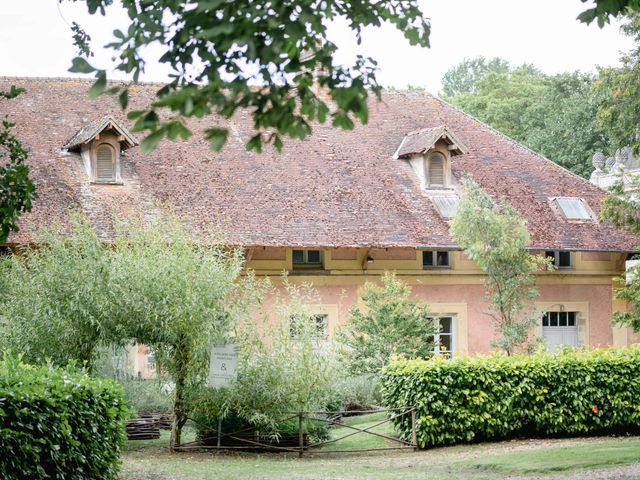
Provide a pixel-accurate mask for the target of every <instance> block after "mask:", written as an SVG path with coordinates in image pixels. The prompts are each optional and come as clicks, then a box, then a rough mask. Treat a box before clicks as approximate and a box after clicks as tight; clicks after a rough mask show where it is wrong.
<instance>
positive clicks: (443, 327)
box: [440, 317, 451, 334]
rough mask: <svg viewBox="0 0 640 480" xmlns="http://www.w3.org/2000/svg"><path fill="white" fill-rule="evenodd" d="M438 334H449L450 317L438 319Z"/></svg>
mask: <svg viewBox="0 0 640 480" xmlns="http://www.w3.org/2000/svg"><path fill="white" fill-rule="evenodd" d="M440 333H449V334H450V333H451V317H440Z"/></svg>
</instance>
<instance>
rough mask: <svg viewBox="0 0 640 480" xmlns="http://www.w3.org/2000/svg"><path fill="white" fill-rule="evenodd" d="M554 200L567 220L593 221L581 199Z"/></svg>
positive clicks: (556, 198) (558, 198) (565, 198)
mask: <svg viewBox="0 0 640 480" xmlns="http://www.w3.org/2000/svg"><path fill="white" fill-rule="evenodd" d="M554 200H555V201H556V203H557V204H558V206H559V207H560V210H562V213H563V214H564V216H565V218H566V219H567V220H591V214H590V213H589V210H588V209H587V206H586V204H585V202H584V200H582V199H581V198H577V197H555V198H554Z"/></svg>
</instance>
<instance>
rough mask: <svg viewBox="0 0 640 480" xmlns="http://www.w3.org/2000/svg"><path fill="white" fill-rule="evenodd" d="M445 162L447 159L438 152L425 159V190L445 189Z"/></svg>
mask: <svg viewBox="0 0 640 480" xmlns="http://www.w3.org/2000/svg"><path fill="white" fill-rule="evenodd" d="M446 162H447V159H446V158H445V156H444V155H443V154H442V153H440V152H433V153H432V154H430V155H429V156H428V157H427V161H426V172H425V178H426V180H427V182H426V183H427V188H444V187H446V174H445V166H446Z"/></svg>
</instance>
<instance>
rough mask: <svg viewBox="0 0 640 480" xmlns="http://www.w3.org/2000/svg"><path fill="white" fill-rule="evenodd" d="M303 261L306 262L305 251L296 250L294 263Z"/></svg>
mask: <svg viewBox="0 0 640 480" xmlns="http://www.w3.org/2000/svg"><path fill="white" fill-rule="evenodd" d="M303 262H304V252H303V251H302V250H294V251H293V263H303Z"/></svg>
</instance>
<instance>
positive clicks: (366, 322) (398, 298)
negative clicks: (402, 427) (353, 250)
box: [339, 273, 436, 374]
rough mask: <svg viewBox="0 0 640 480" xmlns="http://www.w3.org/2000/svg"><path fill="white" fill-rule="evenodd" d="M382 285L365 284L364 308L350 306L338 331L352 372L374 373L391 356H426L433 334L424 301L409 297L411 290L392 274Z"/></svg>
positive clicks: (433, 330) (431, 316)
mask: <svg viewBox="0 0 640 480" xmlns="http://www.w3.org/2000/svg"><path fill="white" fill-rule="evenodd" d="M381 281H382V285H376V284H374V283H370V282H367V283H365V285H364V287H363V289H362V293H361V296H360V298H361V299H362V303H363V305H364V307H365V309H364V310H361V309H360V308H359V307H358V306H357V305H354V306H353V307H351V310H350V312H349V322H348V324H347V326H346V327H345V329H344V330H343V331H341V332H340V333H339V341H340V342H341V343H342V344H343V345H344V347H345V350H346V352H345V353H346V355H347V356H348V364H349V368H350V369H351V371H352V373H354V374H370V373H377V372H378V371H379V370H380V368H382V367H383V366H385V365H386V364H387V363H388V362H389V359H390V357H391V356H392V355H404V356H406V357H409V358H416V357H427V356H429V355H431V354H432V352H433V336H434V334H435V333H436V328H435V322H434V320H433V315H429V306H428V305H427V304H426V303H423V302H420V301H418V300H412V299H410V298H409V294H410V292H411V289H410V288H409V287H408V286H407V285H405V284H404V283H402V282H401V281H400V280H398V279H397V278H396V276H395V275H394V274H392V273H386V274H385V275H384V276H383V277H382V280H381Z"/></svg>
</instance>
